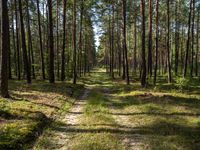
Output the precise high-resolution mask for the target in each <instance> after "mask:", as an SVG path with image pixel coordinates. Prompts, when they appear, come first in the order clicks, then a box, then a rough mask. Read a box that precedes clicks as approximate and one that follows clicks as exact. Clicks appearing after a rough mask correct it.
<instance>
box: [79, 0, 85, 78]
mask: <svg viewBox="0 0 200 150" xmlns="http://www.w3.org/2000/svg"><path fill="white" fill-rule="evenodd" d="M83 11H84V1H83V0H81V12H80V13H81V14H80V32H79V33H80V34H79V52H80V53H79V56H80V58H79V74H80V77H81V76H82V53H83V52H82V51H83V42H82V41H83V36H82V35H83V31H82V30H83Z"/></svg>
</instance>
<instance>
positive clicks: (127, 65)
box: [123, 0, 130, 85]
mask: <svg viewBox="0 0 200 150" xmlns="http://www.w3.org/2000/svg"><path fill="white" fill-rule="evenodd" d="M123 49H124V58H125V65H126V66H125V67H126V84H127V85H129V84H130V81H129V64H128V52H127V44H126V0H123Z"/></svg>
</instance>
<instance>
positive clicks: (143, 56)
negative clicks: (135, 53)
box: [141, 0, 146, 87]
mask: <svg viewBox="0 0 200 150" xmlns="http://www.w3.org/2000/svg"><path fill="white" fill-rule="evenodd" d="M141 17H142V39H141V40H142V68H141V69H142V76H141V85H142V86H143V87H145V86H146V57H145V0H141Z"/></svg>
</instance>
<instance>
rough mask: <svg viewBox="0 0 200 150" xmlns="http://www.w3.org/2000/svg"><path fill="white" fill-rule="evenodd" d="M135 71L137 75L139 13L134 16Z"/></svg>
mask: <svg viewBox="0 0 200 150" xmlns="http://www.w3.org/2000/svg"><path fill="white" fill-rule="evenodd" d="M136 7H137V5H136V2H135V9H136ZM134 20H135V21H134V54H133V55H134V58H133V59H134V60H133V61H134V66H133V67H134V68H133V69H134V71H135V74H136V73H137V11H135V16H134Z"/></svg>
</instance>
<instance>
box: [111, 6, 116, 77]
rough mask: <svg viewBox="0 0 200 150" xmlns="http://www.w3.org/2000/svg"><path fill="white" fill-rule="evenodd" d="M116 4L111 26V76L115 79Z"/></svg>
mask: <svg viewBox="0 0 200 150" xmlns="http://www.w3.org/2000/svg"><path fill="white" fill-rule="evenodd" d="M114 12H115V10H114V4H112V27H111V68H112V71H111V77H112V79H114V78H115V77H114V20H115V17H114V15H115V14H114Z"/></svg>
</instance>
